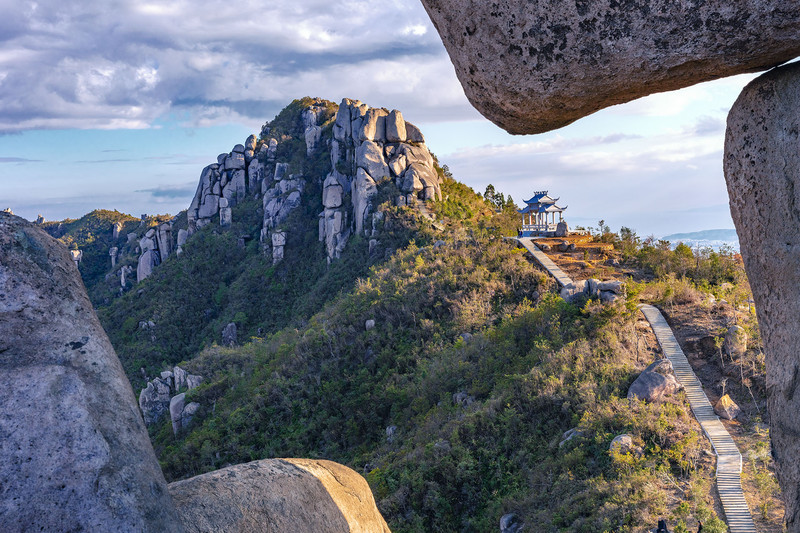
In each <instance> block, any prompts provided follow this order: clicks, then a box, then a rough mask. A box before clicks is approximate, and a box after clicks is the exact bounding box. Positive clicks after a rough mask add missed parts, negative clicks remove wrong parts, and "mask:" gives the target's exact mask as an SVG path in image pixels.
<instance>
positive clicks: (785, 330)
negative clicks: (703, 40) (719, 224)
mask: <svg viewBox="0 0 800 533" xmlns="http://www.w3.org/2000/svg"><path fill="white" fill-rule="evenodd" d="M795 11H796V10H795ZM798 110H800V65H798V64H792V65H787V66H785V67H780V68H777V69H775V70H773V71H771V72H768V73H766V74H764V75H762V76H760V77H759V78H757V79H756V80H754V81H753V82H751V83H750V84H749V85H748V86H747V87H745V89H744V90H743V91H742V94H741V95H740V96H739V99H738V100H736V103H735V104H734V105H733V107H732V108H731V111H730V114H729V115H728V130H727V133H726V137H725V156H724V169H725V180H726V181H727V185H728V195H729V196H730V203H731V215H732V216H733V221H734V223H735V224H736V231H737V233H738V235H739V243H740V246H741V252H742V257H743V258H744V264H745V268H746V270H747V277H748V280H749V282H750V286H751V288H752V290H753V298H754V299H755V303H756V313H757V314H758V324H759V328H760V330H761V338H762V340H763V343H764V354H765V356H766V367H767V382H766V385H767V408H768V411H769V414H770V420H771V423H770V439H771V441H772V453H773V456H774V458H775V464H776V466H777V474H778V480H779V482H780V485H781V490H782V493H783V499H784V503H785V505H786V515H785V517H786V521H787V527H788V530H789V531H796V530H797V529H798V528H800V448H798V446H797V436H798V435H800V417H798V416H797V413H798V412H800V394H799V393H798V385H800V358H799V357H798V355H797V354H798V353H800V328H798V327H797V325H796V321H797V317H798V316H800V269H799V268H798V266H799V265H800V211H798V196H797V195H798V191H800V112H798Z"/></svg>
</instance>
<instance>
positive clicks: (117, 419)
mask: <svg viewBox="0 0 800 533" xmlns="http://www.w3.org/2000/svg"><path fill="white" fill-rule="evenodd" d="M0 407H1V408H2V409H0V456H2V457H3V460H2V461H1V462H0V524H3V530H5V531H34V530H35V531H40V530H41V531H152V532H160V531H171V532H172V531H175V532H177V531H183V528H182V526H181V524H180V522H179V521H178V520H177V514H176V512H175V509H174V507H173V505H172V501H171V498H170V496H169V493H168V491H167V485H166V482H165V481H164V476H163V475H162V473H161V469H160V467H159V465H158V461H157V460H156V457H155V454H154V453H153V448H152V446H151V444H150V440H149V438H148V435H147V431H146V430H145V426H144V422H143V421H142V417H141V415H140V414H139V410H138V406H137V404H136V401H135V400H134V395H133V391H132V390H131V386H130V383H129V382H128V379H127V378H126V377H125V374H124V372H123V370H122V365H121V364H120V362H119V359H117V356H116V353H115V352H114V349H113V348H112V346H111V343H110V342H109V341H108V337H107V336H106V334H105V332H104V331H103V329H102V327H101V326H100V323H99V322H98V320H97V317H96V315H95V313H94V310H93V309H92V306H91V304H90V302H89V299H88V297H87V296H86V290H85V288H84V286H83V282H82V281H81V279H80V276H79V274H78V270H77V268H76V267H75V264H74V263H73V261H72V259H71V258H70V255H69V252H68V251H67V249H66V248H65V247H64V246H63V245H62V244H60V243H59V242H57V241H56V240H55V239H53V238H52V237H50V236H49V235H47V234H46V233H45V232H44V231H42V230H41V229H39V228H37V227H35V226H34V225H32V224H30V223H28V222H26V221H25V220H23V219H21V218H19V217H15V216H13V215H10V214H7V213H0Z"/></svg>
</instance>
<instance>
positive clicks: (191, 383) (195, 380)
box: [186, 374, 203, 390]
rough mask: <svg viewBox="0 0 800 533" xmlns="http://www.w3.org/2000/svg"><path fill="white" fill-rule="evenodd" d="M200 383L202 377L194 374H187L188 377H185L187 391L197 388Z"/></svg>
mask: <svg viewBox="0 0 800 533" xmlns="http://www.w3.org/2000/svg"><path fill="white" fill-rule="evenodd" d="M202 382H203V377H202V376H196V375H194V374H189V375H188V376H186V387H187V388H188V389H189V390H192V389H194V388H197V387H199V386H200V384H201V383H202Z"/></svg>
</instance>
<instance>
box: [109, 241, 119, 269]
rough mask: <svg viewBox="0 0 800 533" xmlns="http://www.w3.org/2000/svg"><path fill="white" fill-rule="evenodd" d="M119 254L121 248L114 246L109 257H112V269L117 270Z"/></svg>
mask: <svg viewBox="0 0 800 533" xmlns="http://www.w3.org/2000/svg"><path fill="white" fill-rule="evenodd" d="M118 253H119V248H117V247H116V246H112V247H111V249H109V250H108V255H110V256H111V268H112V269H113V268H116V266H117V254H118Z"/></svg>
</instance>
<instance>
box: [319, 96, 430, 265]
mask: <svg viewBox="0 0 800 533" xmlns="http://www.w3.org/2000/svg"><path fill="white" fill-rule="evenodd" d="M331 168H332V170H331V172H330V173H329V174H328V176H327V177H326V178H325V182H324V184H323V192H322V200H323V202H322V203H323V207H324V210H323V211H322V212H321V213H320V215H319V219H320V220H319V239H320V241H323V242H325V246H326V249H327V252H328V258H329V259H336V258H338V257H339V256H340V255H341V252H342V251H343V250H344V247H345V245H346V244H347V241H348V239H349V237H350V235H351V232H355V233H356V234H360V235H366V236H371V235H373V234H374V233H375V232H376V229H377V228H376V225H377V222H378V219H377V218H375V216H374V215H377V213H375V208H376V206H375V200H376V197H377V195H378V188H379V187H380V186H381V185H382V184H384V183H387V182H389V181H393V182H394V184H395V185H396V187H397V189H398V190H399V191H400V193H401V194H400V195H399V196H398V197H397V198H396V199H395V202H396V203H397V204H398V205H409V204H412V203H414V202H415V201H416V200H417V199H420V200H434V199H441V195H442V193H441V179H440V177H439V175H438V174H437V172H436V170H435V169H434V164H433V157H432V156H431V154H430V152H429V151H428V148H427V147H426V146H425V139H424V137H423V136H422V134H421V133H420V131H419V128H417V127H416V126H414V125H413V124H410V123H408V122H406V121H405V120H404V119H403V115H402V113H400V111H397V110H393V111H391V112H390V111H387V110H386V109H377V108H371V107H369V106H367V105H366V104H364V103H362V102H360V101H358V100H350V99H347V98H345V99H344V100H342V103H341V104H340V105H339V110H338V111H337V113H336V120H335V123H334V125H333V139H332V140H331ZM347 198H349V200H350V202H349V204H350V205H347V204H348V202H347V201H346V200H347Z"/></svg>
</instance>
